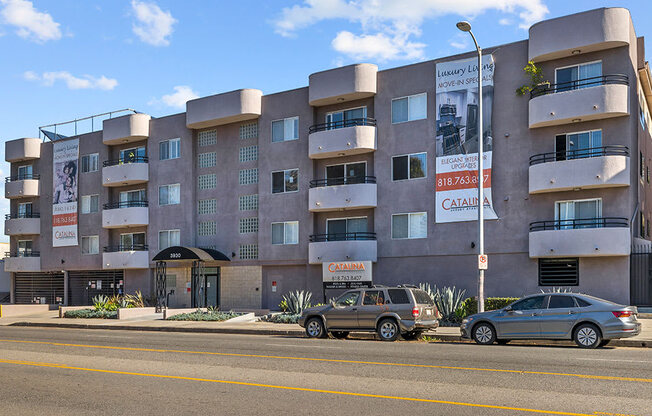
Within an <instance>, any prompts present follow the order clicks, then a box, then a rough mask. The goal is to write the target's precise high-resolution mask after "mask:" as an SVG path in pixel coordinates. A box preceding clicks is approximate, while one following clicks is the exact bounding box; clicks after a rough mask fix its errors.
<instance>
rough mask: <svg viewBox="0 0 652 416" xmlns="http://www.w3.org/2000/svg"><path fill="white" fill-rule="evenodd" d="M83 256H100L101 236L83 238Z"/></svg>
mask: <svg viewBox="0 0 652 416" xmlns="http://www.w3.org/2000/svg"><path fill="white" fill-rule="evenodd" d="M81 251H82V254H99V253H100V236H98V235H89V236H86V237H84V236H82V238H81Z"/></svg>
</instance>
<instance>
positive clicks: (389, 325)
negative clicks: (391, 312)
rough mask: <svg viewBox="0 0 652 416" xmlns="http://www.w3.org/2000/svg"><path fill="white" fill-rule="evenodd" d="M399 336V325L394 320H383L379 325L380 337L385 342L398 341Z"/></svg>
mask: <svg viewBox="0 0 652 416" xmlns="http://www.w3.org/2000/svg"><path fill="white" fill-rule="evenodd" d="M398 335H399V329H398V324H397V323H396V321H395V320H393V319H383V320H382V321H380V323H379V324H378V336H379V337H380V339H381V340H383V341H396V339H397V338H398Z"/></svg>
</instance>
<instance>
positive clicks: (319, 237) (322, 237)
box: [310, 232, 376, 243]
mask: <svg viewBox="0 0 652 416" xmlns="http://www.w3.org/2000/svg"><path fill="white" fill-rule="evenodd" d="M375 239H376V233H368V232H357V233H331V234H313V235H311V236H310V242H311V243H319V242H323V241H365V240H375Z"/></svg>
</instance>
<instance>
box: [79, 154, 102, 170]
mask: <svg viewBox="0 0 652 416" xmlns="http://www.w3.org/2000/svg"><path fill="white" fill-rule="evenodd" d="M99 158H100V155H99V153H93V154H90V155H84V156H82V157H81V171H82V173H88V172H96V171H97V169H98V161H99Z"/></svg>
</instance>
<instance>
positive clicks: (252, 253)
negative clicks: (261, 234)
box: [238, 244, 258, 260]
mask: <svg viewBox="0 0 652 416" xmlns="http://www.w3.org/2000/svg"><path fill="white" fill-rule="evenodd" d="M238 251H239V253H240V260H256V259H257V258H258V244H240V247H239V249H238Z"/></svg>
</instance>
